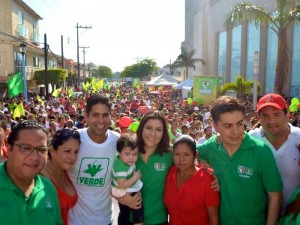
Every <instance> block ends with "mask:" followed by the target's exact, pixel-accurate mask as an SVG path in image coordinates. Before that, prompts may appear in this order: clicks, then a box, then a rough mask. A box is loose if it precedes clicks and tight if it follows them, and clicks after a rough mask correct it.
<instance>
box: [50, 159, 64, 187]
mask: <svg viewBox="0 0 300 225" xmlns="http://www.w3.org/2000/svg"><path fill="white" fill-rule="evenodd" d="M48 165H49V169H50V171H49V172H50V178H51V180H54V182H55V183H56V184H57V185H58V186H60V187H63V188H65V187H66V174H65V171H63V173H62V176H61V178H58V177H59V176H58V174H59V173H58V170H56V168H55V167H54V166H53V164H52V163H51V160H49V161H48Z"/></svg>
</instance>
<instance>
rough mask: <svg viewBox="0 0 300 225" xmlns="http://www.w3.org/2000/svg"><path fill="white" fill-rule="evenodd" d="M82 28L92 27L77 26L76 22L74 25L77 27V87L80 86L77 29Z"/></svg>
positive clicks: (90, 27)
mask: <svg viewBox="0 0 300 225" xmlns="http://www.w3.org/2000/svg"><path fill="white" fill-rule="evenodd" d="M79 28H83V29H92V26H89V27H88V26H81V25H80V26H78V23H77V25H76V29H77V73H78V81H77V87H79V86H80V61H79V32H78V29H79Z"/></svg>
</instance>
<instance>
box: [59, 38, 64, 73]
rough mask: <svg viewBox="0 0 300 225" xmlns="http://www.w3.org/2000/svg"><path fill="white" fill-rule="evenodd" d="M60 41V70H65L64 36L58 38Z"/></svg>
mask: <svg viewBox="0 0 300 225" xmlns="http://www.w3.org/2000/svg"><path fill="white" fill-rule="evenodd" d="M60 41H61V68H62V69H64V68H65V58H64V36H63V35H61V36H60Z"/></svg>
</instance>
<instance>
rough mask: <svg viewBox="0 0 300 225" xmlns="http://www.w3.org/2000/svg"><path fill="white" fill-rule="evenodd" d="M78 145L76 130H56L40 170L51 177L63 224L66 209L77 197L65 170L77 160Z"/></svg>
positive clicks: (66, 215)
mask: <svg viewBox="0 0 300 225" xmlns="http://www.w3.org/2000/svg"><path fill="white" fill-rule="evenodd" d="M79 145H80V135H79V133H78V131H76V130H73V129H62V130H59V131H57V132H56V133H55V134H54V136H53V138H52V143H51V148H50V152H49V160H48V162H47V164H46V166H45V169H44V170H43V171H42V172H41V174H42V175H44V176H45V177H48V178H49V179H51V181H52V183H53V184H54V186H55V187H56V190H57V193H58V198H59V203H60V209H61V215H62V218H63V222H64V225H68V210H69V209H70V208H72V207H73V206H74V205H75V204H76V202H77V198H78V196H77V192H76V190H75V188H74V186H73V184H72V182H71V180H70V179H69V176H68V174H67V171H69V170H70V168H71V167H72V165H73V164H74V162H75V161H76V160H77V155H78V151H79Z"/></svg>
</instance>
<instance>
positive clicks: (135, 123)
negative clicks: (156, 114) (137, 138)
mask: <svg viewBox="0 0 300 225" xmlns="http://www.w3.org/2000/svg"><path fill="white" fill-rule="evenodd" d="M139 125H140V123H139V122H133V123H131V124H130V126H129V129H130V130H131V131H132V132H133V133H136V131H137V129H138V128H139Z"/></svg>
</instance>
